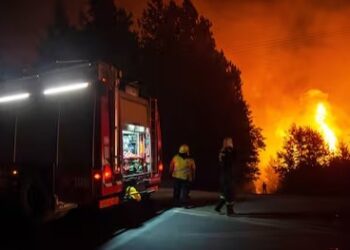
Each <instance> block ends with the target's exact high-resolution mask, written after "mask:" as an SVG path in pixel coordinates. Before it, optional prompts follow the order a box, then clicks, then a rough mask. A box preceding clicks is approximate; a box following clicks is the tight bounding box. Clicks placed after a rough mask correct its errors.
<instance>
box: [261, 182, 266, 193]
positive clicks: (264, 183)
mask: <svg viewBox="0 0 350 250" xmlns="http://www.w3.org/2000/svg"><path fill="white" fill-rule="evenodd" d="M262 192H263V194H267V184H266V182H263V184H262Z"/></svg>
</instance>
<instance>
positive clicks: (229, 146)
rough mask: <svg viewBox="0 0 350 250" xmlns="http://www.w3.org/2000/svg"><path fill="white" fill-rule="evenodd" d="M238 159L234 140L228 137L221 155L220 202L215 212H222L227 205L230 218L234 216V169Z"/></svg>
mask: <svg viewBox="0 0 350 250" xmlns="http://www.w3.org/2000/svg"><path fill="white" fill-rule="evenodd" d="M235 159H236V151H235V149H234V147H233V141H232V138H230V137H226V138H225V139H224V142H223V147H222V149H221V150H220V153H219V168H220V191H221V195H220V201H219V203H218V204H217V205H216V207H215V211H217V212H219V213H220V212H221V208H222V207H223V206H224V205H225V204H226V213H227V215H228V216H230V215H233V214H234V210H233V201H234V176H233V168H234V161H235Z"/></svg>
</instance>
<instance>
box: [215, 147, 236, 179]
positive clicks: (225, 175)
mask: <svg viewBox="0 0 350 250" xmlns="http://www.w3.org/2000/svg"><path fill="white" fill-rule="evenodd" d="M235 160H236V150H235V149H233V148H231V147H226V148H223V149H221V151H220V153H219V167H220V177H221V181H223V182H224V183H222V184H228V183H232V182H233V180H234V172H233V170H234V162H235Z"/></svg>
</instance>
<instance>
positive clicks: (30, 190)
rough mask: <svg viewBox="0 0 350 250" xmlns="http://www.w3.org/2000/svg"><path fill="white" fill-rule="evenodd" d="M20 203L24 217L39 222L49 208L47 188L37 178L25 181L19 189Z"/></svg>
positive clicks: (49, 199) (50, 200) (49, 200)
mask: <svg viewBox="0 0 350 250" xmlns="http://www.w3.org/2000/svg"><path fill="white" fill-rule="evenodd" d="M20 202H21V207H22V210H23V213H24V215H25V216H26V217H27V218H28V219H31V220H34V221H36V222H41V221H42V220H43V219H44V216H45V215H47V213H48V211H49V210H50V208H51V204H52V199H51V198H50V195H49V192H48V190H47V187H46V186H45V185H44V184H43V183H42V182H41V181H40V180H39V179H37V178H32V179H27V180H26V181H24V183H23V186H22V188H21V194H20Z"/></svg>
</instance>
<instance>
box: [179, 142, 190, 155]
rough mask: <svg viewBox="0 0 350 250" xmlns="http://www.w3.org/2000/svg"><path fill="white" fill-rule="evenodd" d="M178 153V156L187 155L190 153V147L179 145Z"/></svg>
mask: <svg viewBox="0 0 350 250" xmlns="http://www.w3.org/2000/svg"><path fill="white" fill-rule="evenodd" d="M179 153H180V154H189V153H190V147H189V146H187V145H186V144H183V145H181V147H180V148H179Z"/></svg>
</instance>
